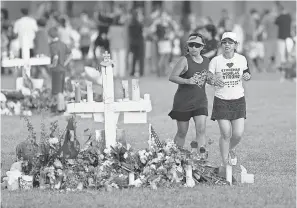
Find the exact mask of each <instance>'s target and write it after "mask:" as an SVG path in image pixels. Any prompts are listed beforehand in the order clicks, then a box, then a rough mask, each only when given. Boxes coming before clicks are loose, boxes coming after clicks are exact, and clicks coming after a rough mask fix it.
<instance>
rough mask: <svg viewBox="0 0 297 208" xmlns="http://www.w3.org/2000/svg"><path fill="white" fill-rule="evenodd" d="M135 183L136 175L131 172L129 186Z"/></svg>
mask: <svg viewBox="0 0 297 208" xmlns="http://www.w3.org/2000/svg"><path fill="white" fill-rule="evenodd" d="M134 181H135V175H134V173H133V172H130V173H129V185H130V186H131V185H133V183H134Z"/></svg>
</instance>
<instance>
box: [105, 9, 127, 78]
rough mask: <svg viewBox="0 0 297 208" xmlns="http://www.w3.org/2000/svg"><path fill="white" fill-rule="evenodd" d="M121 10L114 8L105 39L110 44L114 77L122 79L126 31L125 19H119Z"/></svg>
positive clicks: (125, 52)
mask: <svg viewBox="0 0 297 208" xmlns="http://www.w3.org/2000/svg"><path fill="white" fill-rule="evenodd" d="M121 15H122V8H121V7H115V17H114V19H113V23H112V25H111V26H110V28H109V30H108V33H107V38H108V40H109V43H110V46H109V47H110V52H111V58H112V60H113V61H114V62H115V64H114V65H115V66H114V76H115V77H119V78H122V77H124V76H125V75H126V58H127V52H128V50H127V48H128V45H127V39H128V31H127V28H126V27H125V26H124V24H125V19H124V18H122V17H121Z"/></svg>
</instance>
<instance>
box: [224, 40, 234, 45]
mask: <svg viewBox="0 0 297 208" xmlns="http://www.w3.org/2000/svg"><path fill="white" fill-rule="evenodd" d="M227 43H228V44H229V45H231V44H233V43H235V42H234V41H227V40H224V41H222V44H224V45H226V44H227Z"/></svg>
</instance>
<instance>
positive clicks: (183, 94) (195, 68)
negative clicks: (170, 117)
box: [172, 54, 209, 120]
mask: <svg viewBox="0 0 297 208" xmlns="http://www.w3.org/2000/svg"><path fill="white" fill-rule="evenodd" d="M186 58H187V64H188V70H187V71H186V72H185V73H184V74H182V75H180V77H182V78H184V79H190V78H191V77H194V76H195V77H197V84H196V85H188V84H179V86H178V89H177V92H176V93H175V96H174V102H173V109H172V111H174V112H189V111H195V110H198V109H203V108H206V110H207V105H208V104H207V97H206V93H205V83H206V82H205V81H206V75H207V71H208V64H209V60H208V58H206V57H204V56H202V58H203V62H202V63H200V64H199V63H197V62H195V61H194V60H193V59H192V57H191V55H189V54H187V55H186ZM206 113H207V112H206ZM177 120H190V118H186V119H177Z"/></svg>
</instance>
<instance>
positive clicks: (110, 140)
mask: <svg viewBox="0 0 297 208" xmlns="http://www.w3.org/2000/svg"><path fill="white" fill-rule="evenodd" d="M103 59H104V60H103V62H101V63H100V65H101V71H102V81H103V82H102V84H103V102H104V118H105V119H104V120H105V122H104V129H105V138H106V147H107V148H109V147H110V146H113V145H115V144H116V123H115V112H114V110H113V108H114V83H113V68H112V63H111V60H110V54H108V52H107V51H105V53H104V54H103Z"/></svg>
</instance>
